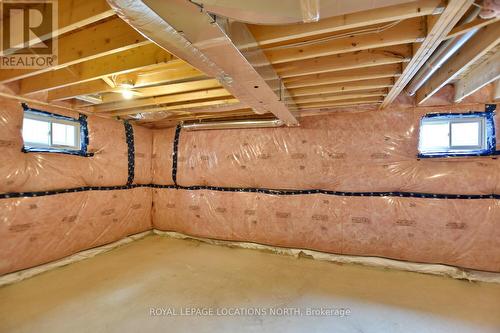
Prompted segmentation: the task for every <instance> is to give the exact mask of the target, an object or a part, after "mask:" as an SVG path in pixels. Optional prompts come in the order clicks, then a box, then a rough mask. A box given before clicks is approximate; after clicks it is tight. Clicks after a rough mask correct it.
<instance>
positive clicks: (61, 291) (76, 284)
mask: <svg viewBox="0 0 500 333" xmlns="http://www.w3.org/2000/svg"><path fill="white" fill-rule="evenodd" d="M192 308H196V310H191V311H200V312H201V311H204V312H205V313H207V312H210V311H212V313H213V314H215V315H211V316H207V315H196V313H194V314H193V315H187V314H186V312H187V309H192ZM271 308H274V309H275V313H274V314H275V315H270V314H271ZM308 308H324V309H338V308H347V309H349V310H350V314H349V315H345V316H339V314H340V313H339V312H335V310H331V312H332V313H330V314H326V315H324V316H308V315H307V314H308V313H307V311H308ZM152 309H153V311H156V313H157V314H160V315H152V314H151V311H152ZM181 311H182V312H183V313H184V315H182V316H181V315H180V314H181ZM238 311H239V312H240V314H241V315H240V316H229V315H227V314H229V313H235V312H238ZM245 311H246V312H247V315H246V316H244V315H243V314H244V312H245ZM252 311H253V312H254V313H252ZM287 311H288V315H287V313H286V312H287ZM174 312H175V313H176V314H177V315H173V314H174ZM257 312H260V313H261V314H263V313H264V312H265V313H266V315H256V313H257ZM299 312H300V315H299ZM162 313H163V315H162ZM344 313H345V312H344ZM217 314H218V315H217ZM252 314H253V315H252ZM331 314H337V316H335V315H331ZM160 331H161V332H327V331H328V332H384V333H387V332H405V333H409V332H453V333H462V332H474V333H479V332H500V285H498V284H487V283H469V282H464V281H457V280H452V279H449V278H444V277H437V276H430V275H423V274H416V273H408V272H399V271H388V270H382V269H376V268H369V267H362V266H355V265H337V264H333V263H329V262H320V261H315V260H311V259H295V258H292V257H287V256H280V255H277V254H272V253H264V252H260V251H256V250H245V249H231V248H227V247H220V246H214V245H208V244H203V243H199V242H195V241H186V240H174V239H169V238H164V237H159V236H151V237H147V238H145V239H142V240H139V241H137V242H134V243H132V244H129V245H126V246H123V247H121V248H118V249H116V250H113V251H111V252H108V253H106V254H102V255H99V256H97V257H94V258H91V259H88V260H84V261H81V262H78V263H75V264H72V265H69V266H66V267H63V268H59V269H56V270H53V271H50V272H47V273H44V274H42V275H39V276H36V277H34V278H31V279H28V280H25V281H23V282H20V283H17V284H14V285H10V286H6V287H3V288H0V332H51V333H56V332H65V333H67V332H71V333H78V332H141V333H145V332H160Z"/></svg>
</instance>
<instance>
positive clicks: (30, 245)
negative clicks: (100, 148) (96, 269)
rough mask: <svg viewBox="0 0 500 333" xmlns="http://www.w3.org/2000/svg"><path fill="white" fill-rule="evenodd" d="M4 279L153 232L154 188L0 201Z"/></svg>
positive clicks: (0, 266) (0, 265)
mask: <svg viewBox="0 0 500 333" xmlns="http://www.w3.org/2000/svg"><path fill="white" fill-rule="evenodd" d="M0 211H1V220H0V238H1V239H2V242H1V243H0V274H3V273H8V272H12V271H17V270H19V269H23V268H27V267H32V266H36V265H39V264H43V263H46V262H49V261H52V260H56V259H60V258H63V257H65V256H68V255H71V254H73V253H76V252H78V251H81V250H85V249H89V248H92V247H96V246H99V245H103V244H107V243H111V242H114V241H116V240H119V239H121V238H123V237H125V236H128V235H131V234H135V233H138V232H141V231H145V230H149V229H151V189H149V188H135V189H129V190H116V191H85V192H79V193H66V194H59V195H49V196H42V197H34V198H14V199H2V200H0Z"/></svg>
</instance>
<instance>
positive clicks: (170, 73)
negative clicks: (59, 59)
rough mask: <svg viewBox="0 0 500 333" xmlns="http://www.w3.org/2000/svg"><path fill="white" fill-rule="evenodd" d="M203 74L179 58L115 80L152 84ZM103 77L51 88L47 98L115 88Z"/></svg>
mask: <svg viewBox="0 0 500 333" xmlns="http://www.w3.org/2000/svg"><path fill="white" fill-rule="evenodd" d="M204 77H205V76H204V74H203V73H201V72H200V71H198V70H197V69H195V68H193V67H191V66H190V65H188V64H186V63H185V62H183V61H180V60H173V61H171V62H168V63H166V64H159V65H158V66H154V68H152V69H150V70H139V71H134V72H131V73H126V74H121V75H118V76H116V81H117V82H126V81H132V82H134V86H135V87H144V86H152V85H158V84H165V83H168V82H176V81H185V80H195V79H202V78H204ZM104 79H107V80H111V77H103V78H102V79H97V80H93V81H88V82H82V83H78V84H73V85H70V86H66V87H62V88H58V89H53V90H50V91H49V92H48V100H51V101H54V100H64V99H69V98H74V97H76V96H81V95H89V94H99V93H106V92H110V91H113V90H115V89H114V88H113V87H114V82H112V83H113V84H111V85H109V84H106V83H105V82H103V80H104Z"/></svg>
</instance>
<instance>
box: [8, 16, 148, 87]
mask: <svg viewBox="0 0 500 333" xmlns="http://www.w3.org/2000/svg"><path fill="white" fill-rule="evenodd" d="M58 43H59V46H58V54H57V56H58V58H57V59H58V64H57V66H53V67H49V68H43V69H2V70H1V71H0V83H7V82H11V81H14V80H19V79H23V78H26V77H29V76H33V75H38V74H41V73H45V72H48V71H53V70H57V69H60V68H62V67H67V66H71V65H73V64H77V63H81V62H85V61H88V60H92V59H95V58H99V57H103V56H106V55H109V54H113V53H117V52H121V51H125V50H128V49H131V48H134V47H138V46H141V45H145V44H148V43H151V42H150V41H148V40H146V39H145V38H144V37H143V36H142V35H140V34H139V33H138V32H137V31H135V30H134V29H132V28H131V27H130V26H129V25H128V24H127V23H125V22H124V21H123V20H121V19H120V18H118V17H115V18H112V19H110V20H107V21H104V22H101V23H99V24H95V25H93V26H91V27H89V28H87V29H81V30H78V31H76V32H73V33H70V34H66V35H64V36H62V37H60V38H59V40H58Z"/></svg>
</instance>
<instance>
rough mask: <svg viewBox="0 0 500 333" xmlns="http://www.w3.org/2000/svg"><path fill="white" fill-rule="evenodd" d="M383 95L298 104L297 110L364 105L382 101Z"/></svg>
mask: <svg viewBox="0 0 500 333" xmlns="http://www.w3.org/2000/svg"><path fill="white" fill-rule="evenodd" d="M383 100H384V99H383V97H368V98H355V99H351V100H346V101H341V102H317V103H308V104H301V105H299V110H306V109H318V108H321V109H323V108H325V109H326V108H333V107H337V106H350V105H352V106H354V105H365V104H380V103H382V101H383Z"/></svg>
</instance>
